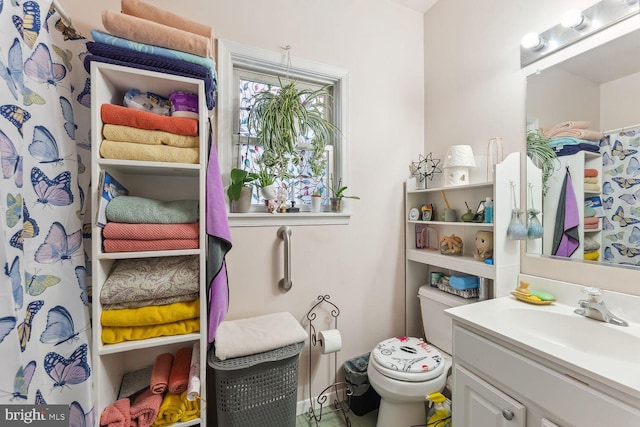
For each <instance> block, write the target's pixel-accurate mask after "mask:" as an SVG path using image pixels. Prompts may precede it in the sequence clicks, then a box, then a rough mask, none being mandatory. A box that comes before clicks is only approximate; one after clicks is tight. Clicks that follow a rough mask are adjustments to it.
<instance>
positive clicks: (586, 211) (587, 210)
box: [584, 206, 596, 218]
mask: <svg viewBox="0 0 640 427" xmlns="http://www.w3.org/2000/svg"><path fill="white" fill-rule="evenodd" d="M592 216H596V210H595V209H593V208H592V207H591V206H585V207H584V217H585V218H591V217H592Z"/></svg>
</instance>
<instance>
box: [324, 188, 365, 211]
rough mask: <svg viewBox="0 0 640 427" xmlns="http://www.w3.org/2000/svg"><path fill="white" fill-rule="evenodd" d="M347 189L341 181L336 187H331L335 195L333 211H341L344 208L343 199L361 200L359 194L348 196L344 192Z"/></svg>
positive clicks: (332, 201) (332, 202) (332, 203)
mask: <svg viewBox="0 0 640 427" xmlns="http://www.w3.org/2000/svg"><path fill="white" fill-rule="evenodd" d="M345 191H347V187H346V186H342V185H341V183H340V182H338V185H337V186H336V187H331V192H332V193H333V196H332V197H331V211H332V212H340V211H341V210H342V199H356V200H360V197H358V196H347V195H346V194H344V192H345Z"/></svg>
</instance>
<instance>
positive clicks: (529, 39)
mask: <svg viewBox="0 0 640 427" xmlns="http://www.w3.org/2000/svg"><path fill="white" fill-rule="evenodd" d="M520 45H521V46H522V47H523V48H524V49H529V50H533V51H536V50H540V49H542V48H543V47H544V45H545V42H544V39H543V38H542V37H540V35H539V34H538V33H527V34H525V35H524V37H522V40H521V41H520Z"/></svg>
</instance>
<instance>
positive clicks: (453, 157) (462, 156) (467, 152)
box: [444, 145, 476, 168]
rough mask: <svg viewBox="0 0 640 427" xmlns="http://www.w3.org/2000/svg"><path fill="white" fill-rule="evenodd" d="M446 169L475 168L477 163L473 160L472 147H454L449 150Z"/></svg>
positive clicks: (445, 164)
mask: <svg viewBox="0 0 640 427" xmlns="http://www.w3.org/2000/svg"><path fill="white" fill-rule="evenodd" d="M444 167H445V168H452V167H466V168H475V167H476V161H475V159H474V158H473V150H472V149H471V146H470V145H453V146H451V147H449V150H447V157H446V158H445V159H444Z"/></svg>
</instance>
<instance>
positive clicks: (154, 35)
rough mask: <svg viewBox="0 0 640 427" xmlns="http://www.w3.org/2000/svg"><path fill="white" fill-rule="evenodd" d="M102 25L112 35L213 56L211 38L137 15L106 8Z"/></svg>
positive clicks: (103, 12) (204, 55)
mask: <svg viewBox="0 0 640 427" xmlns="http://www.w3.org/2000/svg"><path fill="white" fill-rule="evenodd" d="M102 25H104V28H105V29H106V30H107V31H108V32H109V33H111V34H112V35H114V36H116V37H121V38H123V39H127V40H132V41H134V42H138V43H144V44H150V45H153V46H160V47H164V48H167V49H173V50H179V51H181V52H187V53H192V54H194V55H198V56H203V57H212V56H213V50H212V43H211V40H210V39H208V38H206V37H202V36H199V35H197V34H194V33H191V32H188V31H183V30H179V29H177V28H173V27H168V26H166V25H162V24H158V23H157V22H153V21H147V20H146V19H142V18H138V17H136V16H131V15H125V14H124V13H118V12H115V11H113V10H104V11H102Z"/></svg>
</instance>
